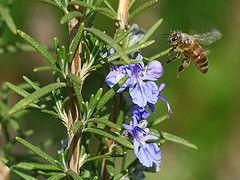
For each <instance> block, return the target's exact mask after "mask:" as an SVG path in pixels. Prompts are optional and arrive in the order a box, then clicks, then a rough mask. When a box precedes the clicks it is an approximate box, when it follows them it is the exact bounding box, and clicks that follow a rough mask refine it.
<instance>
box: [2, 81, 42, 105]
mask: <svg viewBox="0 0 240 180" xmlns="http://www.w3.org/2000/svg"><path fill="white" fill-rule="evenodd" d="M6 85H7V87H8V88H10V89H11V90H13V91H14V92H15V93H17V94H19V95H20V96H23V97H27V96H28V95H29V93H28V92H27V91H25V90H24V89H22V88H20V87H18V86H15V85H14V84H12V83H9V82H6ZM29 106H31V107H34V108H37V109H40V107H39V106H38V105H36V104H29Z"/></svg>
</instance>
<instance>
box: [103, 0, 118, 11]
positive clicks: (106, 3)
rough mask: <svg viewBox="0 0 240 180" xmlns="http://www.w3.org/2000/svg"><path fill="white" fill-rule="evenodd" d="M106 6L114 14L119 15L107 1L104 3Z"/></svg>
mask: <svg viewBox="0 0 240 180" xmlns="http://www.w3.org/2000/svg"><path fill="white" fill-rule="evenodd" d="M104 4H105V5H106V6H107V7H108V8H109V9H110V10H111V11H112V12H113V13H115V14H117V13H116V11H115V10H114V9H113V7H112V6H111V4H109V3H108V1H107V0H105V1H104Z"/></svg>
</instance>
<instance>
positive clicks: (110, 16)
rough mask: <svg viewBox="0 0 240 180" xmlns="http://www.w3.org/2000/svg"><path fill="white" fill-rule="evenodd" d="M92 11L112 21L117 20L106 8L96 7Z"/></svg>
mask: <svg viewBox="0 0 240 180" xmlns="http://www.w3.org/2000/svg"><path fill="white" fill-rule="evenodd" d="M92 11H95V12H99V13H101V14H102V15H105V16H107V17H108V18H110V19H113V20H116V19H117V14H116V13H115V12H113V11H112V10H110V9H108V8H104V7H98V8H95V9H93V10H92ZM89 13H90V12H89Z"/></svg>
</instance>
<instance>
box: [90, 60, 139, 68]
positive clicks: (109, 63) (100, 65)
mask: <svg viewBox="0 0 240 180" xmlns="http://www.w3.org/2000/svg"><path fill="white" fill-rule="evenodd" d="M138 63H140V61H131V64H138ZM111 65H117V66H121V65H126V62H125V61H112V62H104V63H103V64H97V65H94V66H92V67H91V68H90V70H95V69H97V68H102V67H105V66H111Z"/></svg>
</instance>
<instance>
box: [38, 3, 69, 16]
mask: <svg viewBox="0 0 240 180" xmlns="http://www.w3.org/2000/svg"><path fill="white" fill-rule="evenodd" d="M40 1H41V2H44V3H46V4H50V5H53V6H55V7H57V8H58V9H60V10H61V11H62V12H63V13H65V11H64V9H62V7H61V6H59V5H58V4H57V3H55V2H53V1H52V0H40Z"/></svg>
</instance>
